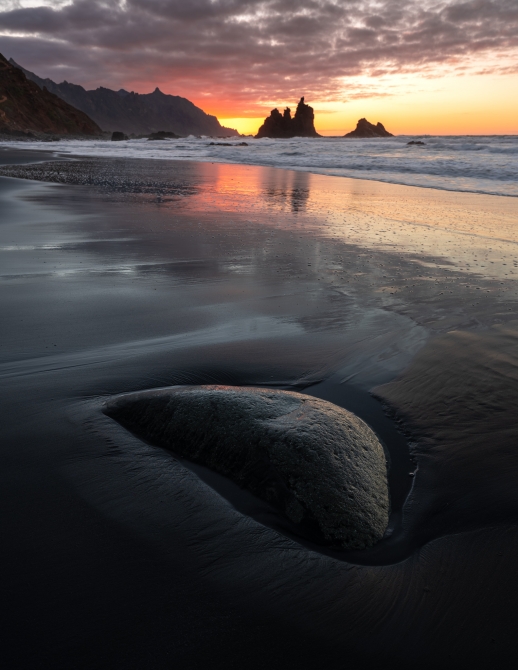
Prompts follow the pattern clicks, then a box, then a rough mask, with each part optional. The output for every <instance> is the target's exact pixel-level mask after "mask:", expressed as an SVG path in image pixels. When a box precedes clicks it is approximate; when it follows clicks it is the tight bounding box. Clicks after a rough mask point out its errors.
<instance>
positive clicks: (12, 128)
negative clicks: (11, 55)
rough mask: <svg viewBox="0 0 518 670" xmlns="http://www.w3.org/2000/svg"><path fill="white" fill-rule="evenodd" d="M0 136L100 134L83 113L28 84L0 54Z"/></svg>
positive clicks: (17, 70) (23, 76)
mask: <svg viewBox="0 0 518 670" xmlns="http://www.w3.org/2000/svg"><path fill="white" fill-rule="evenodd" d="M0 133H2V134H7V135H14V136H19V137H23V136H26V137H33V136H34V133H45V134H52V135H101V129H100V128H99V126H98V125H97V124H96V123H94V121H92V119H90V118H89V117H88V116H87V115H86V114H84V113H83V112H81V111H79V110H78V109H75V108H74V107H72V106H71V105H69V104H67V103H66V102H64V101H63V100H60V98H58V97H57V96H56V95H54V94H53V93H50V92H49V91H48V90H47V89H46V88H43V89H40V88H39V86H37V85H36V84H35V83H34V82H32V81H29V80H28V79H27V77H26V76H25V74H24V73H23V72H22V71H21V70H19V69H18V68H16V67H14V66H13V65H11V63H9V62H8V61H7V60H6V59H5V58H4V57H3V56H2V54H0Z"/></svg>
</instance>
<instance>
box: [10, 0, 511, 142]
mask: <svg viewBox="0 0 518 670" xmlns="http://www.w3.org/2000/svg"><path fill="white" fill-rule="evenodd" d="M0 52H1V53H3V55H4V56H6V57H7V58H10V57H13V58H14V59H15V60H16V61H17V62H18V63H19V64H20V65H23V67H25V68H27V69H29V70H31V71H33V72H36V74H38V75H39V76H42V77H50V78H51V79H53V80H54V81H57V82H61V81H63V80H65V79H66V80H67V81H71V82H73V83H77V84H81V85H83V86H85V87H86V88H97V87H98V86H106V87H109V88H114V89H119V88H125V89H127V90H134V91H137V92H139V93H148V92H150V91H152V90H154V88H155V87H156V86H158V87H159V88H160V89H161V90H162V91H163V92H164V93H171V94H174V95H181V96H184V97H186V98H188V99H189V100H192V101H193V102H194V103H195V104H197V105H199V106H200V107H201V108H202V109H204V110H205V111H206V112H208V113H210V114H215V115H216V116H218V118H219V119H220V121H221V122H222V123H223V124H224V125H226V126H230V127H234V128H237V129H238V130H239V131H240V132H244V133H255V132H256V131H257V129H258V127H259V125H260V123H261V122H262V120H263V119H264V117H265V116H266V115H267V114H268V113H269V111H270V110H271V109H272V108H273V107H279V108H280V109H282V108H283V107H285V106H286V105H288V106H290V107H291V108H292V109H293V108H294V107H295V106H296V103H297V101H298V99H299V98H300V97H301V96H302V95H304V96H305V99H306V102H307V103H309V104H310V105H311V106H312V107H313V108H314V109H315V116H316V119H315V125H316V128H317V130H318V131H319V132H320V133H322V134H324V135H335V134H336V135H341V134H342V135H343V134H344V133H345V132H348V131H349V130H352V129H353V128H354V127H355V125H356V121H357V120H358V119H359V118H361V117H366V118H367V119H369V120H370V121H371V122H373V123H377V122H378V121H381V122H382V123H383V124H384V125H385V126H386V127H387V129H388V130H390V131H391V132H393V133H395V134H518V0H468V1H467V2H466V1H459V0H446V1H445V2H440V1H439V2H437V1H435V0H404V1H403V0H102V1H101V0H0Z"/></svg>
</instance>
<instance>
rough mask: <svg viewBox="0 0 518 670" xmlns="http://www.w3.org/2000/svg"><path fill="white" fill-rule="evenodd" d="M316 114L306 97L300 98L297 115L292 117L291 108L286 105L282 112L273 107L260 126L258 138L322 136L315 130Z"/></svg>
mask: <svg viewBox="0 0 518 670" xmlns="http://www.w3.org/2000/svg"><path fill="white" fill-rule="evenodd" d="M314 121H315V114H314V112H313V107H310V106H309V105H306V104H305V102H304V98H301V99H300V102H299V104H298V105H297V109H296V111H295V116H294V117H293V118H291V109H290V108H289V107H286V109H285V110H284V113H283V114H281V113H280V112H279V110H278V109H277V108H275V109H272V111H271V113H270V116H268V117H267V118H266V119H265V120H264V123H263V125H262V126H261V127H260V128H259V131H258V133H257V135H256V137H257V138H261V137H272V138H276V139H278V138H289V137H320V135H319V134H318V133H317V131H316V130H315V124H314Z"/></svg>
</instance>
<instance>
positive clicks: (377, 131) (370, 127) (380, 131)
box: [344, 119, 394, 138]
mask: <svg viewBox="0 0 518 670" xmlns="http://www.w3.org/2000/svg"><path fill="white" fill-rule="evenodd" d="M344 137H364V138H369V137H394V135H393V134H392V133H389V132H388V130H386V129H385V126H384V125H383V124H382V123H379V122H378V123H377V124H376V125H374V124H373V123H369V121H367V119H360V120H359V121H358V123H357V124H356V128H355V129H354V130H352V131H351V132H350V133H346V134H345V135H344Z"/></svg>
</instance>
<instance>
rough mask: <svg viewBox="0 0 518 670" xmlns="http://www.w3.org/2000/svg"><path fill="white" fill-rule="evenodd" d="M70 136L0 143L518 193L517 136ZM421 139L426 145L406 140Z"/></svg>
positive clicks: (30, 147) (427, 185)
mask: <svg viewBox="0 0 518 670" xmlns="http://www.w3.org/2000/svg"><path fill="white" fill-rule="evenodd" d="M245 139H246V142H247V143H248V146H239V143H240V142H242V141H243V139H242V138H236V139H231V140H223V142H225V143H226V144H227V143H228V144H230V145H231V146H218V145H217V144H212V145H211V143H210V142H211V139H210V138H195V137H188V138H186V139H181V140H163V141H150V142H148V141H147V140H128V141H123V142H111V141H105V140H104V141H100V140H70V141H63V140H62V141H60V142H46V143H45V144H42V143H41V142H34V143H32V142H23V143H21V142H1V143H0V146H10V147H14V146H16V147H19V148H23V149H43V148H45V149H49V150H55V151H58V152H60V153H63V154H67V153H72V154H76V155H82V156H111V157H114V156H118V157H120V156H125V157H128V158H152V159H169V160H171V159H172V160H195V161H208V162H221V163H243V164H246V165H265V166H269V167H278V168H289V169H293V170H304V171H308V172H313V173H317V174H325V175H335V176H340V177H353V178H357V179H373V180H377V181H385V182H390V183H394V184H407V185H409V186H425V187H432V188H439V189H446V190H452V191H471V192H476V193H489V194H494V195H506V196H518V136H502V135H499V136H495V135H493V136H465V135H464V136H443V137H440V136H437V137H419V138H417V137H407V136H398V137H394V138H385V139H377V140H354V139H346V138H341V137H338V138H330V137H328V138H321V139H303V138H295V139H292V140H271V139H261V140H255V139H252V138H245ZM411 140H421V141H423V142H425V146H415V145H414V146H409V145H408V144H407V142H409V141H411Z"/></svg>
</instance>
